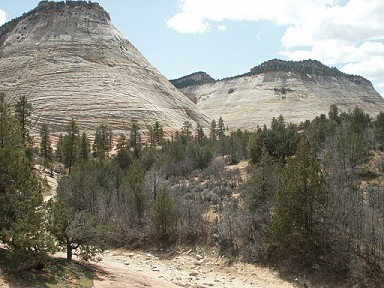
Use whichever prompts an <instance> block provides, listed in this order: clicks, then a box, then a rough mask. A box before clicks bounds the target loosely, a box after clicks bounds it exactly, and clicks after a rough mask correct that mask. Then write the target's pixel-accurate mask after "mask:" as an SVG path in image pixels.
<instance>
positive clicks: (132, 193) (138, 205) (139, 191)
mask: <svg viewBox="0 0 384 288" xmlns="http://www.w3.org/2000/svg"><path fill="white" fill-rule="evenodd" d="M144 176H145V173H144V170H143V167H142V165H141V163H140V162H139V161H134V162H133V163H132V166H131V167H130V169H129V171H128V173H127V177H126V178H124V183H123V185H124V188H123V189H125V191H126V193H127V195H128V201H129V202H130V203H132V204H133V205H134V207H135V209H136V213H137V218H138V221H139V222H141V221H142V219H143V216H144V212H145V208H146V205H147V201H148V194H147V193H146V192H145V190H144Z"/></svg>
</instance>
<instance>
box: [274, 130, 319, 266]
mask: <svg viewBox="0 0 384 288" xmlns="http://www.w3.org/2000/svg"><path fill="white" fill-rule="evenodd" d="M325 201H326V182H325V175H324V173H323V171H322V169H321V167H320V163H319V161H318V159H317V157H316V154H315V153H314V151H313V150H312V148H311V146H310V144H309V141H308V140H307V139H306V138H302V140H301V142H300V144H299V147H298V151H297V154H296V156H295V157H294V158H291V159H289V160H288V162H287V166H286V167H285V168H284V169H283V171H282V174H281V175H280V178H279V185H278V189H277V193H276V198H275V201H274V208H273V218H272V225H271V242H272V243H273V244H275V245H277V246H278V247H279V250H280V251H281V252H282V253H292V252H293V253H297V255H298V256H299V257H303V259H302V260H304V261H309V263H310V261H312V260H313V259H314V258H315V257H317V255H318V253H321V249H322V248H323V247H321V246H320V245H319V241H318V239H319V238H318V236H320V235H319V232H320V231H321V229H320V228H319V226H320V225H322V223H323V220H324V209H325Z"/></svg>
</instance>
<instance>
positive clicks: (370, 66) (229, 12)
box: [167, 0, 384, 82]
mask: <svg viewBox="0 0 384 288" xmlns="http://www.w3.org/2000/svg"><path fill="white" fill-rule="evenodd" d="M180 1H181V5H180V8H179V12H178V13H177V14H176V15H174V16H173V17H172V18H171V19H169V20H168V22H167V24H168V27H170V28H172V29H174V30H175V31H178V32H180V33H197V32H198V33H205V32H209V31H210V27H211V25H212V24H214V25H215V26H217V27H218V28H219V27H220V26H221V25H224V24H223V22H224V21H226V20H235V21H260V20H267V21H271V22H272V23H274V24H276V25H278V26H280V27H282V28H284V29H285V33H284V35H283V37H282V38H281V44H282V47H283V51H281V52H280V54H281V55H282V56H284V57H286V58H287V59H290V60H302V59H317V60H320V61H322V62H324V63H325V64H328V65H333V66H338V67H342V70H343V71H345V72H347V73H352V74H359V75H363V76H364V77H367V78H369V79H370V80H374V79H376V80H377V79H380V78H382V80H380V81H379V82H383V81H384V68H383V67H384V29H383V27H384V17H383V15H384V1H382V0H311V1H308V0H268V1H255V0H180ZM219 30H221V29H220V28H219Z"/></svg>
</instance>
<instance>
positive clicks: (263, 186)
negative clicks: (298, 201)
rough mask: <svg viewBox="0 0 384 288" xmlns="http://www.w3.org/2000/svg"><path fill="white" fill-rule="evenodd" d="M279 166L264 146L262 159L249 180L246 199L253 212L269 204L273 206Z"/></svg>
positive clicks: (269, 206)
mask: <svg viewBox="0 0 384 288" xmlns="http://www.w3.org/2000/svg"><path fill="white" fill-rule="evenodd" d="M278 175H279V171H278V167H277V165H276V164H275V163H274V162H273V158H272V157H271V156H270V155H269V153H268V152H267V151H266V150H265V148H263V150H262V152H261V159H260V161H259V163H258V165H256V166H255V167H254V168H253V169H252V170H251V173H250V178H249V180H248V182H247V190H246V194H245V201H246V203H247V205H248V207H249V210H250V211H251V212H256V211H257V210H258V209H260V208H263V207H265V206H267V207H268V208H271V207H272V203H273V199H274V198H275V192H276V190H277V184H278Z"/></svg>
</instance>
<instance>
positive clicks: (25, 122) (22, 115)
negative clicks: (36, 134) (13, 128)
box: [15, 96, 33, 144]
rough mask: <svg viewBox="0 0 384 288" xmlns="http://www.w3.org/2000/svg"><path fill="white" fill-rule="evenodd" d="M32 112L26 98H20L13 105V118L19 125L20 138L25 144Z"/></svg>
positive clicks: (27, 139)
mask: <svg viewBox="0 0 384 288" xmlns="http://www.w3.org/2000/svg"><path fill="white" fill-rule="evenodd" d="M32 111H33V108H32V104H31V103H29V102H28V100H27V97H26V96H20V97H19V99H18V100H17V102H16V104H15V116H16V119H17V120H18V121H19V123H20V129H21V137H22V138H23V140H24V143H26V144H27V143H28V142H29V126H30V125H31V120H30V116H31V115H32Z"/></svg>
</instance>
